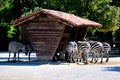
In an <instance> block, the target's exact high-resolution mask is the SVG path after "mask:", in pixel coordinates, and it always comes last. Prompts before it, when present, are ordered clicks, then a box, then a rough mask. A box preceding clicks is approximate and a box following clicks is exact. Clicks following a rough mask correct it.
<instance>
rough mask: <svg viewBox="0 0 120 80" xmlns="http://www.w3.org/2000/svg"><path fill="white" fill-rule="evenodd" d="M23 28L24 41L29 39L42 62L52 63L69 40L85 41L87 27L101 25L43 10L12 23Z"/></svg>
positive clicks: (58, 12)
mask: <svg viewBox="0 0 120 80" xmlns="http://www.w3.org/2000/svg"><path fill="white" fill-rule="evenodd" d="M11 23H12V24H13V25H14V26H21V27H22V34H23V35H24V36H23V39H24V40H27V39H29V40H30V42H31V43H32V46H33V48H34V50H35V52H36V53H37V57H38V59H39V60H40V61H51V60H52V59H53V56H54V54H55V52H56V51H57V50H61V49H63V48H64V46H65V44H66V43H67V42H68V41H69V40H83V39H84V37H85V34H86V31H87V27H101V24H99V23H96V22H94V21H90V20H87V19H83V18H80V17H78V16H75V15H74V14H69V13H65V12H61V11H55V10H49V9H42V10H40V11H38V12H35V13H32V14H30V15H28V16H25V17H21V18H19V19H16V20H13V21H12V22H11Z"/></svg>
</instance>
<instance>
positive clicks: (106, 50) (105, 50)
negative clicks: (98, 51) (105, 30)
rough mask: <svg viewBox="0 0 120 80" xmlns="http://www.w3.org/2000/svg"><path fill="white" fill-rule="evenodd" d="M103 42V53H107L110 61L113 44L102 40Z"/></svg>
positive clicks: (107, 59)
mask: <svg viewBox="0 0 120 80" xmlns="http://www.w3.org/2000/svg"><path fill="white" fill-rule="evenodd" d="M102 44H103V53H105V54H106V57H107V58H106V62H108V61H109V52H110V51H111V46H110V44H109V43H107V42H102Z"/></svg>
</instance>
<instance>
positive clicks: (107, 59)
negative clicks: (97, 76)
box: [106, 52, 109, 62]
mask: <svg viewBox="0 0 120 80" xmlns="http://www.w3.org/2000/svg"><path fill="white" fill-rule="evenodd" d="M106 55H107V56H106V57H107V58H106V62H108V61H109V52H108V53H106Z"/></svg>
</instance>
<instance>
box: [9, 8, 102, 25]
mask: <svg viewBox="0 0 120 80" xmlns="http://www.w3.org/2000/svg"><path fill="white" fill-rule="evenodd" d="M41 13H44V14H47V15H49V16H51V17H53V18H55V19H57V20H59V21H62V22H65V23H67V24H69V25H72V26H73V27H79V26H91V27H101V26H102V25H101V24H99V23H97V22H94V21H91V20H88V19H83V18H81V17H78V16H75V15H74V14H69V13H66V12H61V11H55V10H49V9H41V10H40V11H38V12H34V13H32V14H30V15H28V16H25V17H20V18H18V19H16V20H13V21H12V22H11V24H13V25H14V26H18V25H20V24H23V23H24V22H26V21H29V20H32V19H33V18H35V17H36V16H37V15H38V14H41Z"/></svg>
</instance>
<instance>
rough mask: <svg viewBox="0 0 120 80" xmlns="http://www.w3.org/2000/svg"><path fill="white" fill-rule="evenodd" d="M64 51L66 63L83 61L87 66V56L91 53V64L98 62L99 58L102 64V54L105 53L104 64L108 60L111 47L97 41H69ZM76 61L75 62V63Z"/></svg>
mask: <svg viewBox="0 0 120 80" xmlns="http://www.w3.org/2000/svg"><path fill="white" fill-rule="evenodd" d="M66 51H67V53H68V58H67V61H68V62H78V61H83V62H84V63H85V64H88V54H90V53H92V59H91V61H90V62H91V63H96V62H98V58H99V56H100V58H101V62H100V63H102V62H103V53H106V57H107V58H106V62H108V60H109V52H110V51H111V47H110V45H109V44H108V43H107V42H99V41H77V42H75V41H70V42H69V43H68V44H67V45H66ZM75 59H76V61H75Z"/></svg>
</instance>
